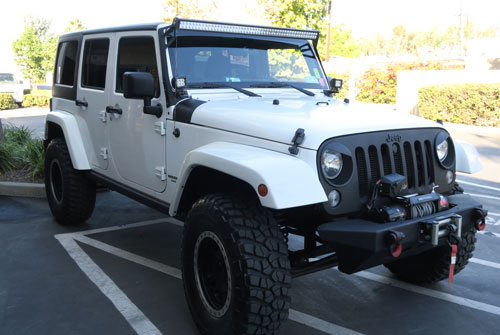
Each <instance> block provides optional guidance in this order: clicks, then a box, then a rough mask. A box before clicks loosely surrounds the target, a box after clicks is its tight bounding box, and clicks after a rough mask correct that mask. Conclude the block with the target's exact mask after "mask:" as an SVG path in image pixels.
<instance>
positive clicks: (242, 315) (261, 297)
mask: <svg viewBox="0 0 500 335" xmlns="http://www.w3.org/2000/svg"><path fill="white" fill-rule="evenodd" d="M182 275H183V281H184V292H185V295H186V300H187V302H188V305H189V309H190V310H191V315H192V317H193V320H194V322H195V323H196V326H197V327H198V329H199V330H200V332H201V333H202V334H221V335H230V334H231V335H232V334H273V333H274V332H275V331H276V330H277V329H278V328H279V327H280V325H281V324H282V323H283V322H284V321H285V320H286V319H287V317H288V309H289V306H290V297H289V290H290V286H291V274H290V262H289V260H288V249H287V245H286V243H285V239H284V237H283V234H282V233H281V231H280V229H279V227H278V225H277V224H276V222H275V221H274V218H273V217H272V216H271V215H270V214H269V213H268V212H267V211H266V210H265V209H263V208H262V207H260V206H259V205H258V204H250V203H248V202H244V201H241V200H236V199H234V198H232V197H229V196H224V195H208V196H204V197H202V198H201V199H199V200H198V201H197V202H196V203H195V204H194V205H193V207H192V209H191V210H190V211H189V213H188V216H187V218H186V221H185V225H184V234H183V240H182Z"/></svg>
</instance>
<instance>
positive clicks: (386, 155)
mask: <svg viewBox="0 0 500 335" xmlns="http://www.w3.org/2000/svg"><path fill="white" fill-rule="evenodd" d="M390 154H391V153H390V152H389V147H388V146H387V144H383V145H382V163H383V165H384V176H385V175H388V174H391V173H392V168H391V157H390Z"/></svg>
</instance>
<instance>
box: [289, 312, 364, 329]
mask: <svg viewBox="0 0 500 335" xmlns="http://www.w3.org/2000/svg"><path fill="white" fill-rule="evenodd" d="M289 312H290V313H289V315H288V318H289V319H290V320H293V321H295V322H297V323H301V324H303V325H307V326H309V327H311V328H314V329H317V330H321V331H323V332H325V333H327V334H335V335H358V334H359V335H360V333H358V332H355V331H353V330H351V329H347V328H344V327H341V326H337V325H335V324H333V323H330V322H326V321H324V320H321V319H318V318H316V317H314V316H311V315H309V314H305V313H302V312H299V311H296V310H294V309H290V311H289ZM312 325H314V326H312Z"/></svg>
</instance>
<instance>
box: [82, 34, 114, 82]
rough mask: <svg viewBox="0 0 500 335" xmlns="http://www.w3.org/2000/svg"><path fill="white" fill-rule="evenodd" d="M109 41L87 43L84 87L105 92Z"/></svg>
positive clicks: (83, 66) (83, 77)
mask: <svg viewBox="0 0 500 335" xmlns="http://www.w3.org/2000/svg"><path fill="white" fill-rule="evenodd" d="M108 51H109V39H96V40H87V41H85V47H84V51H83V64H82V86H83V87H89V88H95V89H100V90H104V86H105V83H106V67H107V64H108Z"/></svg>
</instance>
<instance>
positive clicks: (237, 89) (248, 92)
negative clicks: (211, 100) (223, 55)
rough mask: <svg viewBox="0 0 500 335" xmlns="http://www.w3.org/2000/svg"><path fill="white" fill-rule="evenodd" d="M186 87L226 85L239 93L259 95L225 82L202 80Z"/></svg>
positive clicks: (220, 86)
mask: <svg viewBox="0 0 500 335" xmlns="http://www.w3.org/2000/svg"><path fill="white" fill-rule="evenodd" d="M187 87H188V88H224V87H227V88H232V89H233V90H236V91H238V92H240V93H243V94H246V95H248V96H249V97H260V95H258V94H255V93H253V92H251V91H248V90H245V89H243V88H239V87H236V86H233V85H229V84H226V83H211V82H204V83H196V84H188V85H187Z"/></svg>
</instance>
